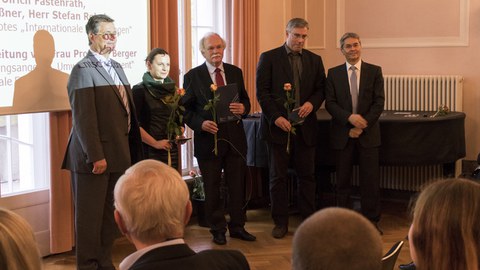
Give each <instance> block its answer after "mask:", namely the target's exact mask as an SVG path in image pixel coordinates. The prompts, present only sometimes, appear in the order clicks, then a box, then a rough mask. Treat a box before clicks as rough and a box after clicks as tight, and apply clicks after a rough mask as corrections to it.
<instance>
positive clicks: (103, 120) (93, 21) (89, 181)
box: [62, 15, 142, 270]
mask: <svg viewBox="0 0 480 270" xmlns="http://www.w3.org/2000/svg"><path fill="white" fill-rule="evenodd" d="M85 28H86V33H87V36H88V43H89V45H90V50H89V51H88V53H87V55H86V57H85V58H83V59H82V60H80V62H78V63H77V64H76V65H75V67H74V68H73V70H72V72H71V74H70V78H69V81H68V85H67V89H68V96H69V99H70V105H71V107H72V122H73V127H72V131H71V133H70V138H69V142H68V146H67V152H66V154H65V159H64V161H63V165H62V168H64V169H68V170H70V171H71V176H72V189H73V195H74V202H75V233H76V235H75V239H76V246H75V247H76V257H77V269H85V270H86V269H92V270H93V269H115V267H114V266H113V264H112V258H111V250H112V245H113V241H114V240H115V238H116V237H117V236H118V235H119V232H118V229H117V227H116V225H115V221H114V217H113V211H114V207H113V204H112V202H113V189H114V187H115V183H116V182H117V180H118V178H119V177H120V176H121V175H122V174H123V172H125V170H126V169H127V168H128V167H130V165H131V164H132V163H135V162H136V161H138V160H139V159H140V158H141V155H142V152H141V147H142V146H141V139H140V130H139V127H138V124H137V121H136V119H137V118H136V116H135V108H134V105H133V102H132V93H131V90H130V84H129V83H128V80H127V77H126V76H125V73H124V71H123V69H122V66H121V65H120V64H119V63H118V62H116V61H114V60H112V59H110V57H109V56H110V53H111V52H112V51H113V50H114V49H115V45H116V42H117V36H116V32H115V31H116V30H115V25H114V24H113V19H111V18H110V17H108V16H107V15H94V16H92V17H90V19H89V20H88V22H87V25H86V27H85Z"/></svg>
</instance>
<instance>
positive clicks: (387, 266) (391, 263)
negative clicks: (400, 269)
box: [382, 241, 403, 270]
mask: <svg viewBox="0 0 480 270" xmlns="http://www.w3.org/2000/svg"><path fill="white" fill-rule="evenodd" d="M402 247H403V241H398V242H397V243H395V244H394V245H393V246H392V248H390V250H389V251H388V252H387V253H386V254H385V255H383V258H382V270H393V268H394V267H395V262H396V261H397V258H398V254H400V250H402Z"/></svg>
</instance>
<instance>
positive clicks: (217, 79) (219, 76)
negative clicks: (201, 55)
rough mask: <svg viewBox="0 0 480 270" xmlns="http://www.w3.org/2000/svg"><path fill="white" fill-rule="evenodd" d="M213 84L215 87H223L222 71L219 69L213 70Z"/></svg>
mask: <svg viewBox="0 0 480 270" xmlns="http://www.w3.org/2000/svg"><path fill="white" fill-rule="evenodd" d="M215 84H216V85H217V86H224V85H225V82H224V81H223V77H222V70H221V69H219V68H217V69H215Z"/></svg>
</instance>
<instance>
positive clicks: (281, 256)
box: [44, 202, 411, 270]
mask: <svg viewBox="0 0 480 270" xmlns="http://www.w3.org/2000/svg"><path fill="white" fill-rule="evenodd" d="M382 211H383V215H382V220H381V222H380V227H381V228H382V229H383V232H384V235H383V237H382V239H383V243H384V245H383V249H384V252H386V251H387V250H388V249H390V247H391V246H392V245H393V244H394V243H395V242H397V241H399V240H405V236H406V235H407V232H408V227H409V215H408V206H407V202H383V210H382ZM247 218H248V222H247V224H246V229H247V230H248V231H249V232H250V233H252V234H254V235H255V236H256V237H257V241H255V242H245V241H241V240H238V239H230V238H229V237H228V234H227V241H228V242H227V245H225V246H218V245H215V244H214V243H212V240H211V235H210V233H209V231H208V228H204V227H200V226H198V225H196V221H195V220H194V219H192V221H191V222H190V225H189V226H188V227H187V229H186V235H185V240H186V242H187V243H188V244H189V245H190V247H191V248H192V249H193V250H195V251H201V250H204V249H237V250H240V251H241V252H243V254H245V256H246V257H247V259H248V262H249V263H250V267H251V269H252V270H284V269H290V268H291V267H290V262H291V260H290V256H291V243H292V237H293V232H294V231H295V229H296V228H297V226H298V224H299V217H298V216H296V215H292V216H291V217H290V225H289V226H290V227H289V232H288V234H287V236H286V237H285V238H283V239H275V238H273V237H272V236H271V230H272V227H273V225H272V220H271V218H270V211H269V209H258V210H249V211H248V213H247ZM133 251H134V247H133V246H132V245H131V244H130V243H128V241H127V240H126V239H125V238H121V239H118V240H117V242H116V244H115V247H114V254H113V259H114V263H115V265H116V266H118V264H119V263H120V262H121V261H122V260H123V258H125V257H126V256H127V255H128V254H130V253H132V252H133ZM410 261H411V259H410V253H409V247H408V241H405V245H404V246H403V249H402V251H401V253H400V256H399V258H398V260H397V266H398V264H402V263H408V262H410ZM74 263H75V256H74V254H73V253H72V252H69V253H64V254H59V255H53V256H49V257H47V258H45V259H44V267H45V268H44V269H45V270H73V269H75V266H74ZM396 269H398V268H396Z"/></svg>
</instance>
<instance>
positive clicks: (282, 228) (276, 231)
mask: <svg viewBox="0 0 480 270" xmlns="http://www.w3.org/2000/svg"><path fill="white" fill-rule="evenodd" d="M287 232H288V227H287V226H286V225H275V227H273V230H272V236H273V237H275V238H283V237H285V235H286V234H287Z"/></svg>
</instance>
